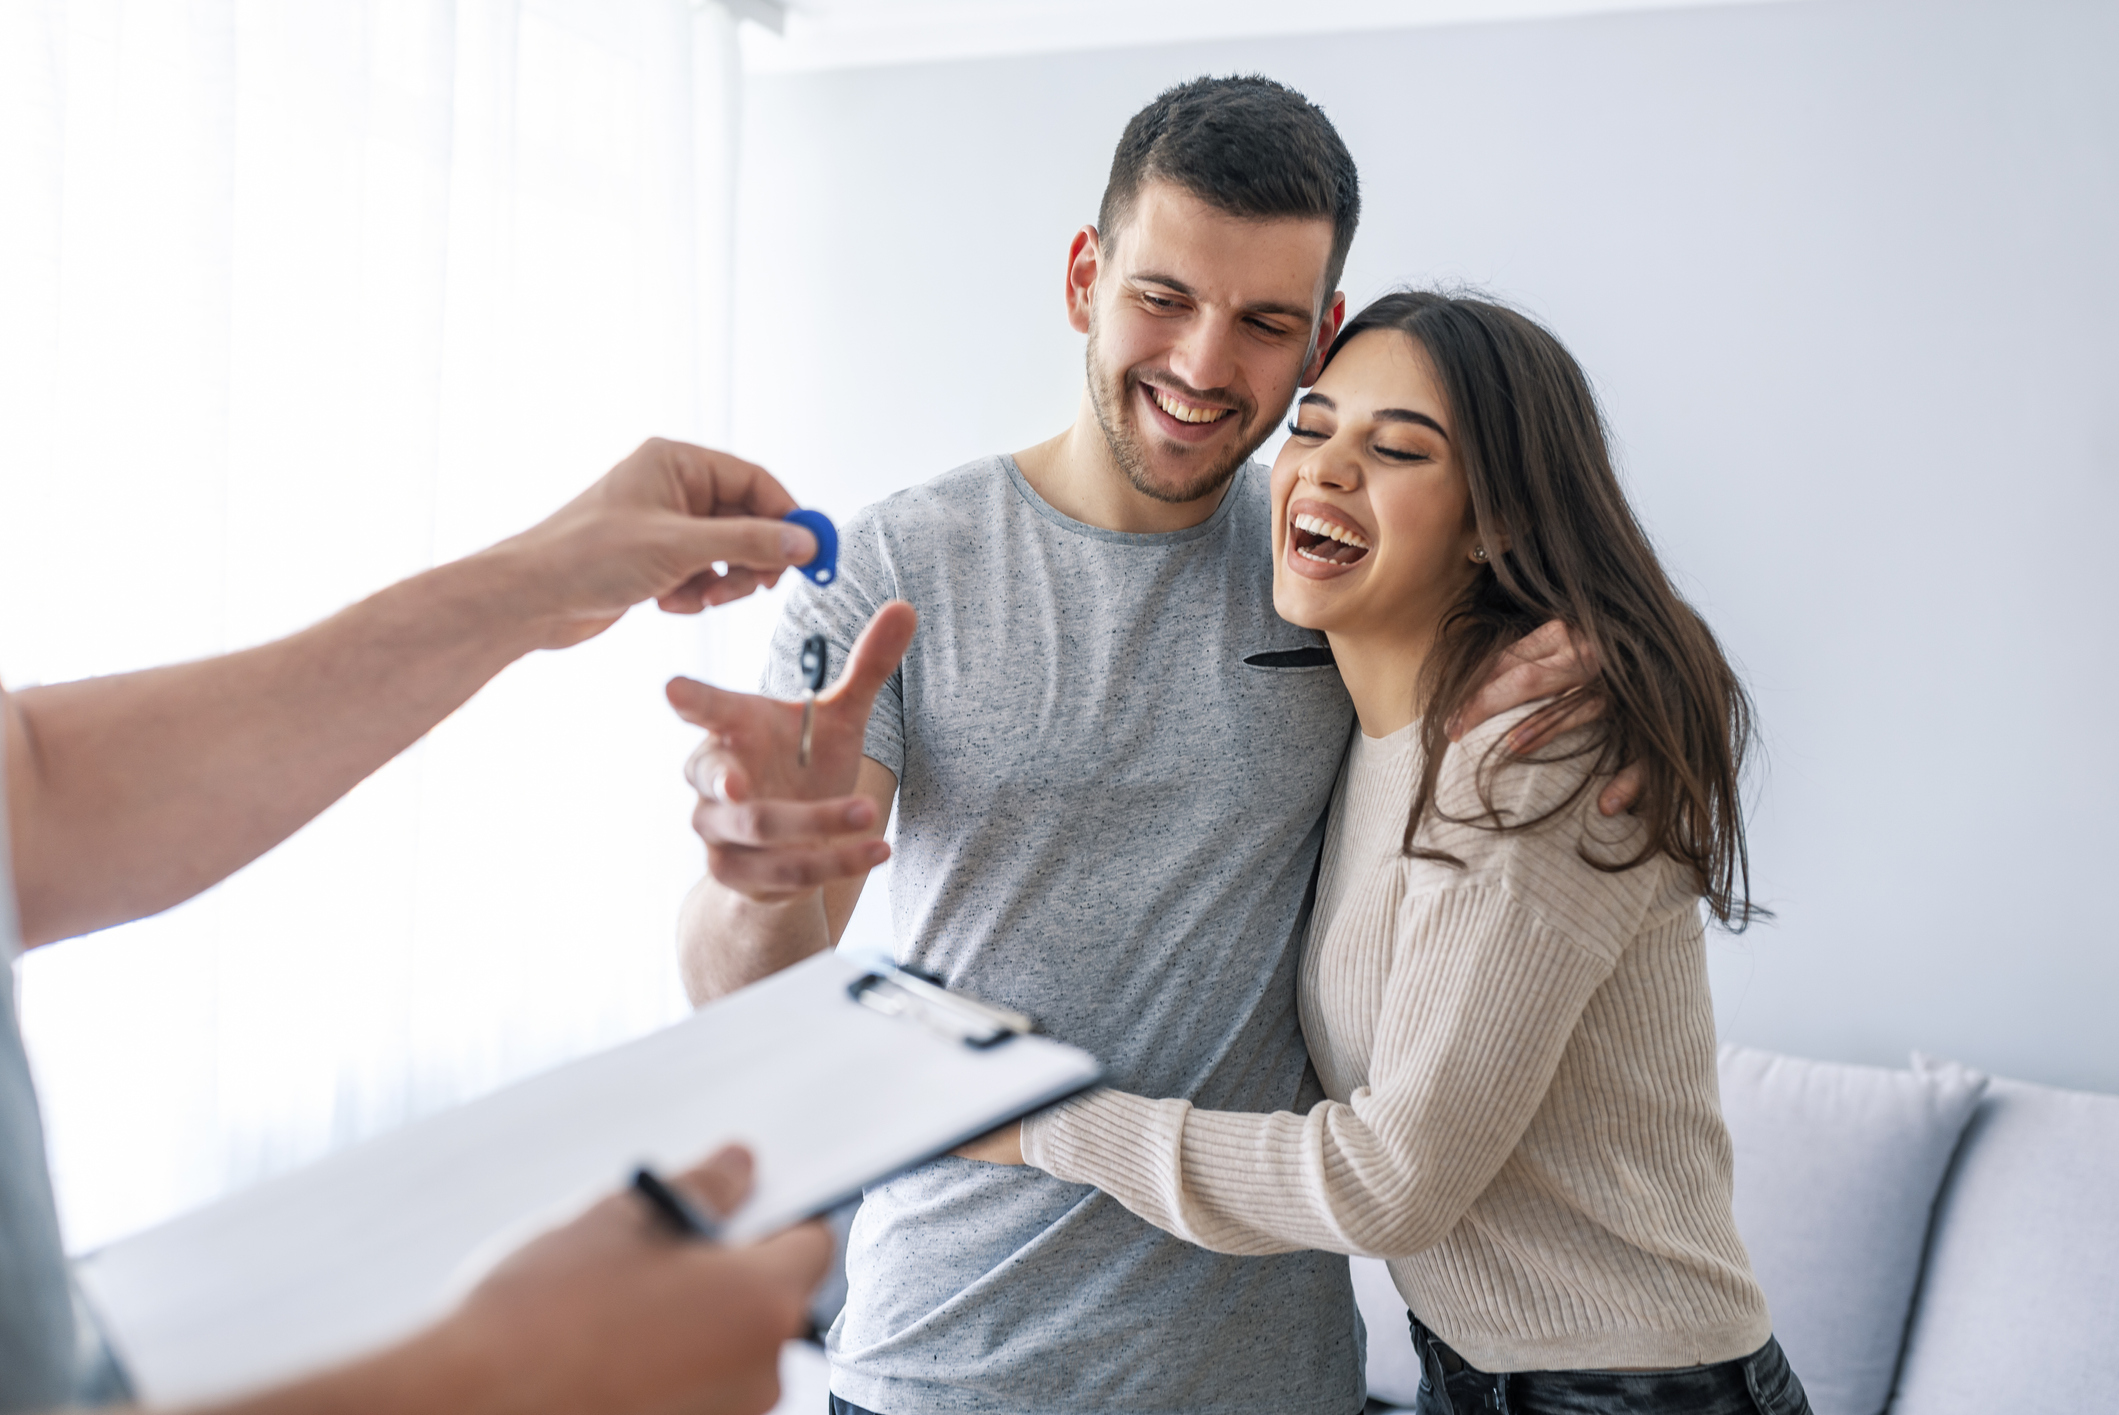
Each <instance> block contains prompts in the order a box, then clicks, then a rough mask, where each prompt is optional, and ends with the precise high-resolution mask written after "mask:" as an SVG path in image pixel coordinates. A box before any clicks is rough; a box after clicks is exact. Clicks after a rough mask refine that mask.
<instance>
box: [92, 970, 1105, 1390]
mask: <svg viewBox="0 0 2119 1415" xmlns="http://www.w3.org/2000/svg"><path fill="white" fill-rule="evenodd" d="M938 999H941V1000H940V1001H938ZM1028 1020H1029V1019H1027V1018H1018V1017H1015V1016H1014V1014H1009V1013H1006V1012H1003V1011H1001V1010H998V1009H989V1008H982V1007H981V1006H980V1005H979V1004H977V1003H976V1002H969V1003H968V1005H967V1003H966V1001H965V1000H961V999H959V998H958V997H957V995H954V994H951V995H946V997H945V995H943V994H941V992H940V990H939V989H935V988H932V987H929V986H926V985H923V984H922V983H920V982H919V980H917V979H914V978H910V977H908V976H907V975H899V974H890V973H878V972H876V971H873V970H871V969H869V968H866V967H863V966H862V965H860V964H858V963H855V962H851V961H849V960H847V959H844V958H841V957H839V956H838V955H836V954H829V953H827V954H822V955H819V956H818V957H816V958H812V959H810V960H808V961H807V962H804V963H801V964H798V965H796V966H795V967H792V968H789V969H787V970H786V971H784V972H781V973H778V974H775V975H774V976H773V977H770V978H767V979H766V980H764V981H763V982H760V983H756V984H754V985H752V986H751V987H748V988H745V989H743V990H742V991H740V992H737V993H734V994H732V995H730V996H729V997H726V998H724V999H722V1000H721V1001H719V1002H716V1003H713V1004H712V1005H710V1006H708V1007H705V1008H702V1009H700V1011H698V1012H697V1013H695V1014H693V1015H692V1016H691V1017H690V1018H688V1019H686V1020H685V1021H683V1022H680V1023H678V1024H677V1025H675V1026H673V1027H669V1028H667V1029H665V1030H663V1031H661V1032H657V1033H654V1034H652V1035H650V1036H647V1037H643V1038H641V1039H639V1040H638V1041H634V1042H630V1043H628V1044H626V1045H624V1046H621V1047H617V1048H615V1049H613V1050H611V1051H607V1052H603V1053H601V1054H599V1055H596V1056H591V1057H587V1058H584V1059H582V1060H580V1061H575V1062H571V1063H569V1064H567V1065H565V1066H561V1067H559V1068H557V1069H555V1070H552V1071H549V1072H546V1073H544V1074H542V1075H539V1076H535V1077H532V1078H530V1079H529V1080H526V1081H522V1082H519V1083H517V1084H516V1085H513V1086H511V1087H508V1088H507V1089H505V1090H501V1091H498V1092H496V1093H494V1094H493V1095H490V1096H486V1097H484V1098H482V1099H480V1100H476V1101H473V1102H471V1103H470V1104H468V1105H464V1106H459V1107H457V1108H456V1109H454V1110H450V1111H446V1112H443V1113H442V1114H439V1115H435V1116H431V1117H429V1118H427V1119H425V1120H422V1121H419V1122H417V1123H415V1124H412V1125H409V1126H406V1127H405V1128H404V1129H402V1130H398V1131H395V1132H392V1133H390V1134H387V1135H384V1136H381V1137H379V1138H377V1139H374V1140H371V1141H368V1142H366V1143H365V1144H361V1145H357V1146H354V1147H352V1148H350V1149H347V1150H344V1151H341V1152H340V1153H338V1154H336V1155H333V1156H330V1157H329V1158H327V1159H324V1160H322V1161H320V1162H319V1163H317V1164H314V1165H311V1166H309V1167H308V1168H306V1169H302V1170H299V1171H296V1172H295V1173H292V1174H288V1175H284V1176H282V1177H280V1178H278V1179H274V1180H270V1181H268V1182H266V1183H264V1184H261V1185H259V1186H257V1187H256V1188H254V1189H251V1190H247V1191H245V1192H243V1193H240V1194H237V1195H234V1196H232V1197H230V1198H228V1199H224V1200H222V1201H220V1202H218V1203H216V1204H213V1205H210V1206H208V1207H206V1208H204V1209H200V1210H197V1211H196V1212H193V1213H190V1214H187V1215H184V1216H183V1217H181V1218H178V1219H175V1220H173V1221H171V1222H169V1223H167V1224H164V1225H162V1226H160V1227H158V1228H153V1229H149V1230H147V1231H146V1232H144V1233H140V1234H138V1235H135V1236H134V1237H131V1238H127V1239H124V1240H121V1241H120V1242H117V1243H114V1244H111V1245H110V1246H108V1247H106V1248H102V1249H99V1250H97V1251H96V1252H94V1253H91V1254H89V1255H88V1256H87V1257H85V1258H83V1259H82V1260H81V1262H80V1263H79V1265H78V1267H77V1272H78V1275H79V1278H80V1281H81V1285H82V1287H83V1288H84V1289H85V1291H86V1292H87V1294H88V1297H89V1300H90V1302H91V1304H92V1305H93V1306H94V1307H95V1309H96V1311H97V1313H98V1315H99V1316H100V1317H101V1318H102V1319H103V1322H104V1324H105V1326H106V1329H107V1331H108V1333H109V1335H110V1338H111V1341H112V1344H113V1345H114V1346H115V1347H116V1348H117V1350H118V1354H119V1356H120V1357H121V1358H122V1359H123V1361H124V1363H125V1365H126V1367H127V1369H128V1371H129V1372H130V1374H131V1375H132V1378H133V1382H134V1386H135V1389H136V1391H137V1393H138V1395H139V1396H140V1397H141V1398H142V1400H144V1401H146V1402H148V1403H151V1404H156V1405H160V1404H175V1403H181V1402H187V1401H195V1400H204V1399H210V1398H214V1397H219V1396H226V1395H230V1394H234V1393H236V1392H239V1391H244V1390H249V1389H254V1388H256V1387H258V1386H262V1385H266V1384H270V1383H272V1382H274V1381H279V1380H283V1379H287V1378H290V1377H293V1376H296V1375H299V1374H302V1373H304V1372H307V1371H310V1370H313V1369H314V1368H316V1367H318V1366H320V1365H323V1364H325V1363H327V1362H331V1361H337V1360H342V1359H344V1358H346V1357H348V1356H351V1355H355V1354H357V1353H359V1352H361V1351H364V1350H368V1349H371V1348H373V1347H376V1346H379V1345H382V1344H384V1343H386V1342H389V1341H391V1340H394V1339H396V1338H398V1337H402V1336H405V1335H408V1334H410V1333H411V1332H413V1331H415V1330H417V1329H418V1328H419V1327H421V1326H423V1325H425V1324H426V1323H427V1322H429V1321H431V1320H433V1319H434V1318H436V1317H438V1316H440V1315H441V1314H442V1313H443V1312H445V1311H446V1310H447V1309H448V1307H449V1305H450V1304H451V1303H452V1302H453V1301H454V1299H455V1298H456V1297H457V1296H458V1295H460V1293H461V1291H462V1290H463V1285H464V1283H465V1282H466V1281H467V1275H468V1274H469V1273H470V1272H471V1271H474V1270H475V1269H477V1268H478V1267H479V1266H481V1265H482V1264H483V1263H484V1262H485V1261H488V1260H489V1259H490V1258H491V1257H493V1256H497V1255H498V1253H499V1252H500V1251H501V1250H503V1249H504V1248H506V1247H512V1246H513V1244H514V1241H516V1240H518V1239H520V1238H522V1237H526V1236H528V1234H529V1233H531V1232H533V1231H535V1230H536V1229H538V1228H541V1227H543V1226H545V1225H546V1224H548V1223H551V1222H555V1221H557V1220H560V1219H563V1218H565V1217H566V1216H567V1215H568V1214H569V1213H571V1212H573V1211H574V1210H577V1209H579V1208H580V1207H582V1206H583V1205H585V1204H587V1203H588V1202H589V1201H590V1200H592V1199H594V1198H595V1197H596V1196H598V1195H600V1194H603V1193H606V1192H609V1191H610V1190H612V1189H614V1188H616V1187H618V1186H620V1185H622V1184H623V1183H624V1182H625V1180H626V1179H627V1177H628V1176H629V1175H630V1174H631V1172H632V1168H633V1166H635V1165H637V1164H641V1163H647V1164H653V1165H656V1166H659V1167H661V1168H663V1169H664V1170H665V1171H666V1172H667V1171H671V1170H679V1169H683V1168H685V1167H687V1166H689V1165H691V1164H694V1163H696V1162H697V1161H698V1160H700V1159H702V1158H704V1157H705V1156H706V1155H707V1154H708V1153H710V1152H711V1151H713V1150H715V1149H717V1148H719V1147H720V1146H721V1145H723V1144H727V1143H731V1142H740V1143H742V1144H744V1145H747V1146H749V1147H750V1149H751V1151H752V1152H753V1154H754V1155H755V1156H756V1160H757V1170H756V1188H755V1190H754V1191H753V1194H752V1197H751V1199H750V1200H749V1201H748V1202H747V1203H746V1204H745V1206H744V1207H743V1208H742V1209H741V1210H739V1211H738V1212H737V1213H736V1214H735V1215H733V1216H732V1217H731V1219H730V1221H729V1223H728V1225H727V1234H728V1239H729V1241H731V1242H741V1241H744V1240H746V1239H749V1238H754V1237H758V1236H762V1235H764V1234H767V1233H771V1232H773V1231H775V1230H777V1229H780V1228H783V1227H785V1226H786V1225H788V1224H790V1223H793V1222H795V1221H797V1220H800V1219H803V1218H806V1217H809V1216H810V1215H812V1214H816V1213H819V1212H822V1211H823V1210H825V1209H828V1208H830V1207H832V1206H834V1205H835V1204H837V1203H839V1202H841V1201H843V1200H845V1199H848V1198H850V1197H852V1196H853V1195H854V1194H855V1193H857V1192H858V1191H859V1190H860V1189H861V1188H862V1187H863V1186H864V1185H866V1184H870V1183H873V1182H875V1181H877V1180H879V1179H882V1178H885V1177H887V1176H889V1175H891V1174H895V1173H897V1172H898V1171H900V1170H902V1169H905V1168H907V1167H909V1166H911V1165H915V1164H918V1163H920V1162H922V1161H924V1160H927V1159H931V1158H932V1157H934V1156H935V1155H938V1154H942V1153H945V1152H947V1151H948V1150H950V1149H952V1148H954V1147H955V1146H956V1145H958V1144H961V1143H962V1142H963V1141H965V1140H968V1139H970V1138H972V1137H973V1136H975V1135H979V1134H982V1133H984V1132H985V1131H987V1130H989V1129H992V1128H993V1127H994V1126H996V1125H998V1124H1000V1123H1002V1122H1003V1121H1005V1120H1008V1119H1011V1118H1013V1117H1015V1116H1018V1115H1022V1114H1026V1113H1028V1112H1029V1111H1032V1110H1035V1109H1037V1108H1039V1107H1040V1106H1043V1105H1046V1104H1049V1103H1050V1102H1053V1101H1056V1100H1060V1099H1062V1098H1064V1097H1066V1096H1068V1095H1071V1094H1073V1093H1074V1092H1076V1091H1079V1090H1081V1089H1082V1088H1084V1087H1086V1086H1089V1085H1091V1084H1093V1083H1094V1082H1095V1081H1096V1079H1097V1077H1098V1075H1099V1074H1100V1072H1101V1068H1100V1067H1099V1065H1098V1063H1097V1062H1096V1060H1095V1059H1094V1058H1093V1057H1091V1056H1090V1055H1089V1054H1088V1053H1086V1052H1083V1051H1080V1050H1078V1049H1076V1048H1074V1047H1070V1046H1065V1045H1062V1044H1060V1043H1058V1042H1054V1041H1052V1040H1050V1039H1049V1038H1046V1037H1041V1036H1035V1035H1017V1034H1016V1031H1017V1027H1016V1026H1015V1025H1014V1024H1016V1023H1021V1024H1027V1023H1028Z"/></svg>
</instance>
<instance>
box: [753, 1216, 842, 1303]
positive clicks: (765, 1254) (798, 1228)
mask: <svg viewBox="0 0 2119 1415" xmlns="http://www.w3.org/2000/svg"><path fill="white" fill-rule="evenodd" d="M739 1251H740V1252H741V1254H742V1256H743V1257H745V1258H746V1259H748V1260H749V1261H750V1263H751V1264H752V1266H753V1268H754V1269H755V1270H756V1271H757V1272H758V1273H759V1275H760V1276H761V1277H763V1278H764V1279H765V1280H766V1281H768V1282H771V1283H773V1284H774V1285H776V1286H782V1287H784V1288H785V1289H786V1290H788V1291H790V1292H795V1293H798V1294H800V1295H801V1296H803V1297H807V1296H808V1295H809V1294H810V1293H812V1292H815V1291H816V1290H817V1285H818V1284H819V1283H821V1282H823V1281H824V1274H825V1272H826V1270H828V1269H829V1268H830V1267H831V1259H832V1252H833V1242H832V1236H831V1230H830V1229H828V1228H826V1227H825V1226H824V1225H823V1224H821V1223H816V1222H810V1223H802V1224H796V1225H795V1226H794V1227H793V1228H790V1229H787V1230H785V1231H784V1232H780V1233H776V1234H774V1235H773V1236H772V1237H770V1238H768V1239H765V1240H764V1241H763V1242H760V1243H754V1244H752V1245H751V1246H750V1247H749V1248H746V1249H741V1250H739Z"/></svg>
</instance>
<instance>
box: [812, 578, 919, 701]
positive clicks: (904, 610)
mask: <svg viewBox="0 0 2119 1415" xmlns="http://www.w3.org/2000/svg"><path fill="white" fill-rule="evenodd" d="M919 626H920V615H919V611H918V610H915V609H914V608H913V607H912V606H911V605H909V604H907V603H906V602H905V601H904V600H902V599H894V600H891V601H889V602H888V603H887V604H885V605H884V606H883V607H882V608H881V609H878V610H877V611H876V616H875V618H873V619H871V620H869V621H868V627H867V628H866V629H863V630H862V631H861V637H860V638H858V639H856V640H855V641H854V646H853V653H852V654H850V655H849V656H848V657H847V660H846V672H845V673H844V674H842V675H841V676H840V678H839V681H838V682H836V683H834V684H832V686H831V690H830V691H829V692H827V693H823V694H820V695H819V696H818V701H820V702H833V703H836V702H840V701H842V700H844V701H848V702H851V703H853V704H854V705H855V706H857V707H862V708H864V709H865V708H866V707H869V706H871V705H873V704H874V702H875V700H876V693H877V692H878V691H879V690H880V689H881V688H882V686H883V683H884V680H885V679H887V678H889V677H890V675H891V674H893V673H895V672H897V671H898V665H899V664H900V663H901V662H903V661H904V658H905V650H906V649H908V648H910V647H911V646H912V636H913V632H914V631H915V630H916V629H918V628H919Z"/></svg>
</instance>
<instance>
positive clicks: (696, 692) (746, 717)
mask: <svg viewBox="0 0 2119 1415" xmlns="http://www.w3.org/2000/svg"><path fill="white" fill-rule="evenodd" d="M662 695H663V696H664V697H666V698H668V699H669V701H670V706H671V707H673V708H675V709H676V710H677V716H679V717H681V718H683V719H684V720H685V721H686V722H689V723H690V724H692V726H694V727H704V728H705V729H706V730H707V731H709V732H722V733H727V732H733V731H735V730H736V729H738V728H740V727H743V726H745V725H747V724H748V723H749V722H751V721H753V720H754V715H755V713H756V711H757V707H758V705H759V704H767V705H770V704H771V703H772V699H770V698H761V697H759V696H758V695H757V694H755V693H732V692H730V691H729V690H728V689H726V688H716V687H714V686H713V685H712V684H711V683H701V682H700V681H699V680H698V679H696V678H672V679H670V681H669V682H668V683H666V684H664V685H663V688H662Z"/></svg>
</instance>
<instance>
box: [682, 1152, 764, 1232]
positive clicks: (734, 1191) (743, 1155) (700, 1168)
mask: <svg viewBox="0 0 2119 1415" xmlns="http://www.w3.org/2000/svg"><path fill="white" fill-rule="evenodd" d="M755 1167H756V1166H755V1164H754V1163H753V1161H752V1160H751V1157H750V1151H749V1150H746V1149H744V1148H743V1147H742V1146H741V1145H725V1146H723V1147H722V1148H721V1149H719V1150H716V1151H715V1152H714V1153H713V1154H712V1155H711V1156H709V1157H708V1158H707V1160H706V1161H705V1162H704V1163H702V1164H697V1165H694V1166H692V1167H691V1168H690V1169H688V1170H686V1171H684V1173H682V1174H680V1175H678V1176H677V1182H678V1183H680V1184H682V1185H684V1186H685V1187H686V1188H688V1189H690V1190H691V1191H692V1192H693V1193H694V1194H697V1195H698V1196H699V1197H701V1198H702V1199H704V1200H705V1201H706V1206H707V1208H709V1209H710V1210H712V1211H713V1212H714V1213H715V1214H716V1215H718V1216H719V1217H721V1218H727V1217H728V1216H729V1215H730V1214H732V1213H734V1212H735V1211H736V1210H737V1208H738V1207H740V1206H741V1205H742V1203H743V1201H744V1200H745V1199H746V1198H748V1197H750V1185H751V1175H752V1173H753V1171H754V1169H755Z"/></svg>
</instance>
